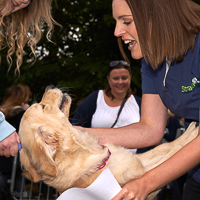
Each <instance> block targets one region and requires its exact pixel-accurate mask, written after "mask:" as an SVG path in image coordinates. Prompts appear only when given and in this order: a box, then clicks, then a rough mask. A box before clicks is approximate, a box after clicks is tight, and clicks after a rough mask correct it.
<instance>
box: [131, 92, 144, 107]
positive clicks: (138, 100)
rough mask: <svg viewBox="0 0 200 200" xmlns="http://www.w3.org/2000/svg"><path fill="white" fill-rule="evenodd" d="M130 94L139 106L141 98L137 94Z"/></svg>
mask: <svg viewBox="0 0 200 200" xmlns="http://www.w3.org/2000/svg"><path fill="white" fill-rule="evenodd" d="M131 96H132V97H133V98H135V100H136V102H137V104H138V106H139V107H141V102H142V98H141V97H139V96H137V95H135V94H132V95H131Z"/></svg>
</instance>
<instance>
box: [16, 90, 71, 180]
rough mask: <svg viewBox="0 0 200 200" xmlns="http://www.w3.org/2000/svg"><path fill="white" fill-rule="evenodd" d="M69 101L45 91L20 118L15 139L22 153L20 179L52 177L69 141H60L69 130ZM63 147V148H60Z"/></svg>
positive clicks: (62, 95) (63, 95) (65, 97)
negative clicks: (40, 98)
mask: <svg viewBox="0 0 200 200" xmlns="http://www.w3.org/2000/svg"><path fill="white" fill-rule="evenodd" d="M70 105H71V98H70V96H68V95H67V94H65V93H64V94H63V93H62V92H61V90H59V89H56V88H51V87H48V88H47V89H46V92H45V94H44V95H43V98H42V101H41V102H40V103H36V104H33V105H32V106H31V107H30V108H29V109H28V110H27V111H26V112H25V114H24V116H23V118H22V120H21V123H20V130H19V135H20V138H21V144H22V148H23V149H22V151H21V153H20V160H21V164H22V167H23V168H24V169H25V171H24V173H23V174H24V176H26V177H27V178H29V179H31V180H33V181H34V182H37V181H39V180H40V179H41V178H42V177H41V174H45V175H47V176H50V177H55V176H56V174H57V166H56V164H55V159H57V162H59V161H58V159H62V158H60V155H59V158H58V157H57V154H58V153H59V151H60V150H61V148H62V151H63V148H64V149H65V148H67V146H66V144H67V143H68V142H69V143H70V140H71V137H70V134H69V135H68V136H67V137H64V135H63V130H64V132H65V133H66V132H67V131H68V130H69V128H70V126H71V125H70V123H69V121H68V117H69V109H70ZM64 145H65V146H64Z"/></svg>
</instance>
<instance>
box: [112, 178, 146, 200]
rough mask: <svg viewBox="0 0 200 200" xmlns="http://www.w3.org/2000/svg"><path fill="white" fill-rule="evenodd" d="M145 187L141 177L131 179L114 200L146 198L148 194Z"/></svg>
mask: <svg viewBox="0 0 200 200" xmlns="http://www.w3.org/2000/svg"><path fill="white" fill-rule="evenodd" d="M145 187H146V184H142V182H141V180H140V179H136V180H133V181H130V182H129V183H127V184H126V185H125V186H124V187H123V188H122V189H121V191H120V192H119V193H118V194H117V195H116V196H115V197H114V198H112V200H133V199H134V200H145V199H146V197H147V195H148V192H147V191H146V190H145Z"/></svg>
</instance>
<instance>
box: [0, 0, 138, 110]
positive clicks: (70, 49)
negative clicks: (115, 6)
mask: <svg viewBox="0 0 200 200" xmlns="http://www.w3.org/2000/svg"><path fill="white" fill-rule="evenodd" d="M111 5H112V1H111V0H87V1H85V0H79V1H76V0H72V1H71V0H59V1H57V5H56V4H53V9H52V12H53V16H54V18H55V20H56V21H57V22H58V23H60V24H61V25H62V28H60V27H59V26H55V29H54V31H53V32H52V35H51V40H52V41H53V43H51V42H49V41H47V40H46V38H45V34H46V32H45V30H46V27H44V34H43V37H42V40H41V41H40V43H39V44H38V49H37V51H36V53H37V61H36V62H35V63H34V64H31V62H30V61H31V58H30V56H29V54H30V50H29V49H28V48H25V56H24V63H23V66H22V67H21V75H20V76H19V77H18V76H14V68H15V66H13V67H12V68H11V70H10V72H9V73H8V75H7V76H5V75H6V73H7V63H6V62H5V59H6V58H5V54H6V50H5V51H2V52H1V55H2V60H3V61H4V62H2V65H1V67H0V73H1V74H4V76H2V78H1V81H0V84H1V93H0V97H1V98H2V97H3V95H4V93H5V90H6V89H7V88H8V87H10V86H11V85H13V84H17V83H19V82H23V83H26V84H28V85H29V86H30V88H31V91H32V93H33V100H34V101H39V100H40V99H41V97H42V94H43V92H44V90H45V87H46V86H47V85H55V86H58V87H61V88H65V89H66V88H68V89H66V90H67V91H68V92H69V94H71V95H72V98H73V106H72V112H73V111H74V109H75V108H76V105H77V103H78V102H79V101H81V100H82V99H84V98H85V97H86V96H87V95H88V94H89V93H91V92H92V91H94V90H97V89H101V88H104V87H105V86H106V84H107V79H106V75H107V69H108V66H109V62H110V61H112V60H119V59H123V58H122V56H121V53H120V51H119V48H118V44H117V39H116V37H114V28H115V21H114V20H113V18H112V8H111ZM129 54H130V53H129ZM139 77H140V64H139V63H138V62H135V64H134V67H133V83H132V85H133V87H138V88H139V90H140V78H139ZM139 90H138V91H139Z"/></svg>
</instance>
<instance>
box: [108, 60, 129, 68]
mask: <svg viewBox="0 0 200 200" xmlns="http://www.w3.org/2000/svg"><path fill="white" fill-rule="evenodd" d="M119 64H122V65H123V66H125V67H130V64H129V63H127V62H126V61H123V60H114V61H111V62H110V67H115V66H117V65H119Z"/></svg>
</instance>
